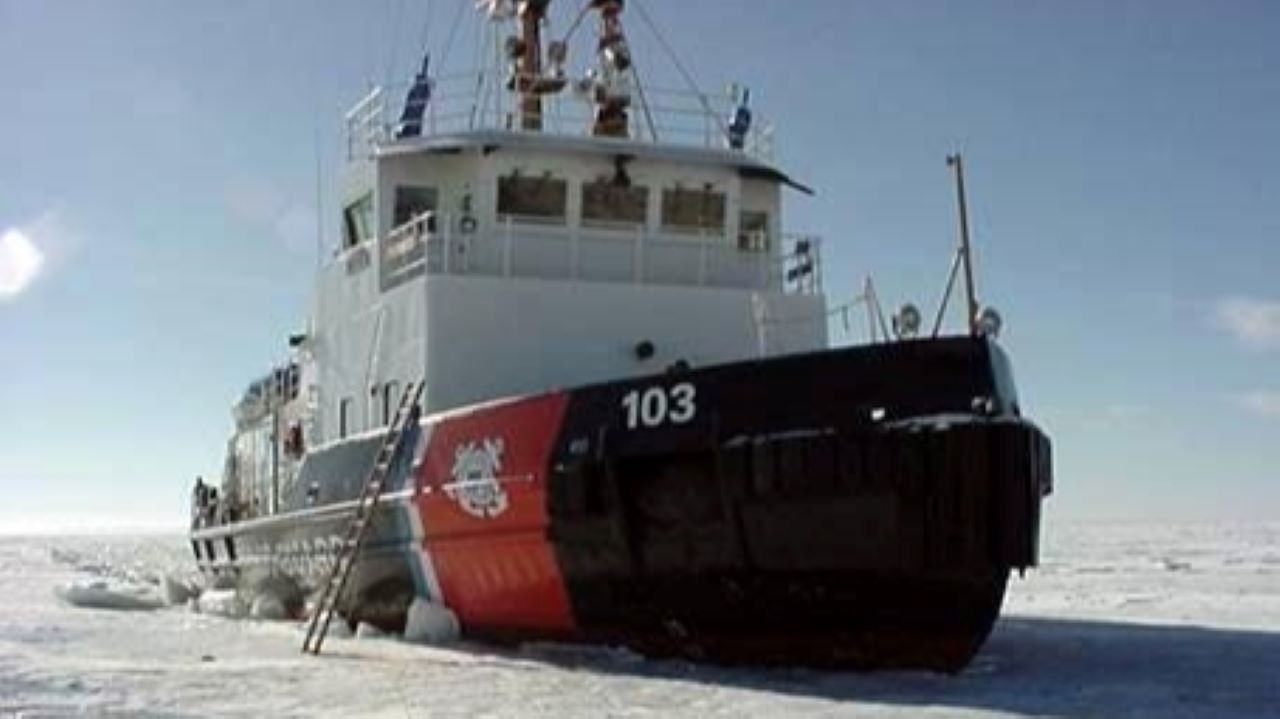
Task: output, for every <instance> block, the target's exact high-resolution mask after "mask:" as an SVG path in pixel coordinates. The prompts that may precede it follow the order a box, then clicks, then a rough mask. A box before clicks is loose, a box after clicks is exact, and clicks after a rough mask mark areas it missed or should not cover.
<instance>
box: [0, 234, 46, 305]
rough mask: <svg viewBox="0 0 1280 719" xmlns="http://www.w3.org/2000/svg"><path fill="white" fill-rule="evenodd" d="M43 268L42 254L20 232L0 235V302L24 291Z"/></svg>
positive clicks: (29, 239)
mask: <svg viewBox="0 0 1280 719" xmlns="http://www.w3.org/2000/svg"><path fill="white" fill-rule="evenodd" d="M43 267H44V253H42V252H41V251H40V248H38V247H36V245H35V243H34V242H32V241H31V238H29V237H27V236H26V234H25V233H23V232H22V230H19V229H16V228H15V229H11V230H6V231H5V232H4V234H3V235H0V300H8V299H12V298H14V297H17V296H18V295H20V294H22V293H23V292H25V291H26V289H27V288H28V287H30V286H31V284H32V283H33V282H35V281H36V278H37V277H39V276H40V270H41V269H42V268H43Z"/></svg>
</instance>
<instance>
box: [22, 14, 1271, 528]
mask: <svg viewBox="0 0 1280 719" xmlns="http://www.w3.org/2000/svg"><path fill="white" fill-rule="evenodd" d="M564 4H565V3H563V2H562V3H561V5H564ZM455 7H456V3H454V2H446V1H445V0H433V1H428V0H423V1H420V2H410V1H408V0H366V1H365V2H356V1H354V0H344V1H342V2H339V1H337V0H325V2H319V1H318V0H312V1H310V2H308V1H304V0H256V1H250V0H225V1H224V2H218V3H173V2H166V1H165V0H113V2H109V3H107V2H96V1H93V0H43V1H37V0H0V98H2V99H0V489H2V490H3V500H2V501H0V532H2V531H5V530H10V531H13V530H19V529H30V528H34V527H46V528H55V527H63V526H66V525H74V524H79V525H81V526H90V525H91V526H95V527H102V526H110V525H116V526H178V525H180V524H181V523H182V522H183V521H184V519H185V513H186V502H187V492H188V490H189V483H190V480H191V478H192V477H193V476H194V475H195V474H196V473H204V474H216V473H217V471H218V469H219V468H220V466H221V454H222V449H223V443H224V440H225V436H226V433H227V431H228V430H229V428H230V420H229V415H228V407H229V404H230V402H231V401H232V399H233V398H234V397H235V396H236V394H237V393H238V392H239V391H240V390H241V389H242V386H243V385H244V383H245V381H246V380H248V379H249V378H251V377H252V376H255V375H256V374H258V373H260V372H262V371H263V370H265V369H266V368H267V367H268V366H269V364H270V363H271V362H273V361H274V360H276V359H278V358H279V357H280V356H281V355H282V353H283V351H284V339H285V337H286V335H287V334H288V333H289V332H290V331H292V330H294V329H296V328H297V327H298V326H299V325H300V323H301V322H302V318H303V317H304V316H305V313H306V311H307V307H308V300H309V284H310V280H311V277H312V269H313V267H314V262H315V250H314V246H315V242H314V237H315V228H316V210H315V195H316V192H315V174H316V173H315V168H316V158H317V154H316V153H317V147H318V148H319V150H320V159H321V164H322V166H323V177H324V179H325V189H324V193H323V194H324V197H325V198H326V201H325V206H326V209H327V210H328V212H327V214H326V217H325V222H326V227H325V231H326V232H327V234H328V237H329V238H330V239H331V238H332V237H333V236H334V235H335V229H336V222H335V217H334V206H335V205H336V202H334V201H333V195H334V192H335V186H336V182H335V181H334V180H335V179H336V174H335V172H336V160H337V155H338V146H339V145H338V143H339V135H338V128H339V125H340V118H341V113H342V111H343V110H344V108H345V107H346V106H347V105H348V104H350V102H351V101H353V100H354V99H356V98H357V97H358V96H359V95H361V94H362V93H363V91H364V90H365V88H366V87H367V85H368V83H369V81H370V80H375V81H380V80H382V79H384V78H386V77H387V76H388V75H394V76H397V77H400V76H407V75H408V74H409V73H410V72H411V69H412V67H413V66H414V64H415V63H416V62H417V53H418V48H419V47H420V45H421V44H422V43H423V40H424V38H425V40H426V42H427V44H429V45H431V46H432V47H434V48H435V51H436V53H437V57H439V56H440V55H442V54H443V46H444V45H445V44H446V37H447V36H448V34H449V33H448V28H449V25H450V21H451V19H452V17H453V13H454V11H455ZM648 7H649V8H650V13H651V14H652V15H653V16H654V17H655V19H656V20H657V21H658V23H659V25H660V26H661V27H662V28H663V30H664V31H665V33H666V36H667V39H668V41H669V42H670V43H671V44H672V45H673V46H675V47H676V48H677V49H678V50H679V52H680V54H681V58H682V60H683V62H684V63H685V64H686V65H688V66H689V67H690V68H691V69H692V70H693V72H694V74H695V75H696V76H697V77H698V79H699V80H700V81H701V82H702V83H703V85H704V86H705V87H707V88H718V87H722V86H724V85H725V84H726V83H727V82H729V81H734V80H738V81H741V82H744V83H746V84H748V85H749V86H750V87H751V88H752V89H753V93H754V97H755V99H756V102H757V109H758V111H759V112H760V113H762V114H764V115H767V116H768V117H769V118H771V119H772V120H774V121H775V122H776V123H777V124H778V127H779V130H778V140H779V147H780V149H779V159H780V161H781V163H782V164H783V165H784V166H785V168H786V169H788V170H789V171H790V172H791V173H792V174H794V175H795V176H796V177H797V178H799V179H801V180H802V181H804V182H806V183H807V184H810V185H813V186H815V187H816V188H817V189H818V195H817V196H816V197H814V198H803V197H795V198H792V200H791V201H790V202H789V207H788V209H789V218H790V219H789V225H790V226H791V228H792V229H796V230H803V231H812V232H816V233H819V234H821V235H823V236H824V237H825V238H826V242H827V269H828V277H827V280H828V287H829V289H830V295H831V300H832V302H833V303H836V302H841V301H844V300H846V299H848V298H849V297H850V296H852V295H853V294H854V293H855V290H856V287H857V286H858V284H859V283H860V281H861V278H862V277H863V276H864V275H865V274H867V273H873V274H874V276H875V278H876V282H877V284H878V286H879V288H880V291H881V294H882V295H883V297H884V298H885V300H886V301H887V302H889V303H891V304H897V303H899V302H901V301H905V300H913V301H915V302H917V303H918V304H921V305H922V306H924V307H932V306H933V305H934V303H935V302H936V300H937V295H938V294H939V291H940V289H941V284H942V281H943V276H944V274H945V271H946V266H947V262H948V253H949V251H950V249H951V246H952V244H953V243H954V236H955V226H954V200H953V195H952V187H951V185H950V184H949V175H948V174H947V168H946V167H945V165H944V163H943V159H944V157H945V156H946V154H947V153H948V152H951V151H954V150H962V151H963V152H964V153H965V156H966V164H967V169H968V173H969V185H970V199H971V202H972V205H973V227H974V237H975V241H976V243H977V249H976V254H977V259H978V262H979V277H980V283H981V291H982V295H983V297H984V299H985V300H987V301H988V302H990V303H992V304H994V305H997V306H998V307H1000V308H1001V310H1002V312H1003V314H1004V316H1005V319H1006V325H1007V330H1006V334H1005V337H1004V339H1005V344H1006V346H1007V347H1008V349H1009V350H1010V351H1011V352H1012V354H1013V357H1014V361H1015V366H1016V370H1017V374H1018V380H1019V383H1020V385H1021V391H1022V394H1023V405H1024V407H1026V408H1027V409H1028V411H1029V412H1030V413H1031V414H1033V415H1034V416H1035V417H1036V418H1037V419H1038V420H1039V421H1040V422H1041V423H1042V424H1043V425H1044V426H1045V427H1046V428H1047V429H1048V430H1049V431H1050V432H1051V433H1052V435H1053V436H1054V438H1055V442H1056V450H1057V454H1056V460H1057V461H1056V468H1057V477H1058V494H1057V495H1056V496H1055V497H1054V498H1053V499H1052V500H1051V503H1050V509H1049V516H1050V519H1051V520H1052V519H1053V518H1071V519H1117V518H1119V519H1127V518H1145V519H1220V518H1239V517H1244V518H1256V517H1264V518H1277V517H1280V442H1278V441H1277V440H1278V439H1280V209H1278V208H1277V199H1278V198H1280V142H1277V135H1276V133H1277V129H1276V128H1280V80H1277V77H1280V44H1277V43H1276V42H1275V38H1276V37H1277V36H1280V6H1277V5H1276V4H1275V3H1272V2H1267V1H1266V0H1257V1H1255V2H1245V1H1237V0H1228V1H1224V2H1213V3H1208V2H1181V1H1176V0H1160V1H1159V2H1157V1H1156V0H1151V1H1149V2H1137V1H1134V2H1108V1H1101V0H1099V1H1082V2H1072V3H1060V2H1059V3H1054V2H1026V1H1025V0H1016V1H1015V0H1008V1H1001V2H974V3H935V2H888V1H885V2H848V1H846V0H831V1H819V0H812V1H806V2H796V3H774V2H770V3H759V2H755V3H752V2H747V1H746V0H738V1H729V0H700V1H699V2H682V3H678V2H673V1H669V0H650V2H649V3H648ZM463 27H464V31H463V32H461V33H460V34H459V37H460V39H458V40H457V41H456V42H455V45H454V48H453V49H452V51H451V53H450V57H449V58H447V59H446V60H445V61H444V64H445V65H448V66H449V68H448V69H453V70H458V69H462V67H463V66H465V65H466V64H467V63H466V62H465V59H466V58H468V57H470V55H471V50H470V46H471V34H470V33H469V32H467V31H465V28H467V27H468V25H467V24H464V25H463ZM560 27H563V22H561V25H560ZM629 27H630V32H631V35H632V38H633V44H634V45H635V46H636V51H637V55H638V58H639V61H640V62H641V67H642V68H643V69H644V70H645V75H646V78H647V79H649V80H650V81H656V82H659V83H663V84H676V85H678V84H679V81H678V79H677V75H676V74H675V72H674V71H673V69H672V67H671V65H670V63H669V62H668V61H667V60H666V58H665V56H664V55H663V54H662V53H661V52H659V51H658V50H657V49H656V47H655V44H654V42H653V41H652V38H651V37H650V35H649V33H648V30H647V28H646V27H645V26H644V25H643V24H642V23H640V22H639V21H638V18H637V16H636V15H635V14H632V15H631V16H630V24H629Z"/></svg>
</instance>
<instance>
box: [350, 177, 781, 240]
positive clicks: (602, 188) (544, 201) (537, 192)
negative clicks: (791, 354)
mask: <svg viewBox="0 0 1280 719" xmlns="http://www.w3.org/2000/svg"><path fill="white" fill-rule="evenodd" d="M652 194H653V193H652V192H651V191H650V188H649V187H647V186H645V185H635V184H631V183H630V182H626V183H619V182H617V181H616V180H609V179H600V180H597V181H595V182H591V183H586V184H583V185H582V188H581V199H582V223H583V225H585V226H588V227H600V228H610V227H618V228H635V227H642V226H644V225H645V223H646V222H647V220H648V216H649V203H650V201H651V197H652ZM568 199H569V183H568V181H567V180H565V179H563V178H558V177H555V176H553V175H549V174H548V175H540V176H535V175H522V174H519V173H513V174H511V175H507V176H505V177H501V178H499V179H498V207H497V210H498V216H499V217H500V218H501V219H503V220H507V219H510V220H512V221H525V222H527V221H532V222H537V223H546V224H564V223H565V222H566V220H567V218H568V213H569V203H568ZM438 204H439V192H438V190H437V189H436V188H434V187H426V186H412V185H410V186H403V185H402V186H399V187H397V188H396V194H395V204H394V210H393V223H394V225H395V226H397V227H398V226H400V225H402V224H404V223H406V222H408V221H410V220H411V219H413V218H414V217H416V216H418V215H420V214H422V213H424V212H428V211H432V210H435V209H436V208H437V207H438ZM726 208H727V201H726V197H725V193H723V192H720V191H717V190H716V189H715V188H714V187H713V186H712V185H704V186H702V187H700V188H687V187H682V186H676V187H670V188H664V189H663V190H662V192H661V212H660V215H659V217H660V224H661V229H662V231H663V232H670V233H675V234H682V233H684V234H698V235H720V236H722V235H723V234H724V232H725V226H726V219H725V218H726V211H727V209H726ZM373 219H374V212H373V196H372V195H365V196H364V197H362V198H360V199H359V200H357V201H356V202H354V203H352V204H350V205H348V206H347V208H346V210H345V211H344V213H343V246H344V247H354V246H356V245H358V244H360V243H362V242H365V241H367V240H370V239H372V238H373V236H374V221H373ZM769 244H770V243H769V213H768V212H765V211H760V210H743V211H742V213H741V214H740V216H739V222H738V245H739V247H740V248H741V249H744V250H767V249H769Z"/></svg>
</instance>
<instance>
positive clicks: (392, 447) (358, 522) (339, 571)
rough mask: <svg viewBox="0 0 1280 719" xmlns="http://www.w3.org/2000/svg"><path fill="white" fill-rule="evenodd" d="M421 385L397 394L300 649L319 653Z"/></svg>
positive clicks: (408, 386) (407, 387)
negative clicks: (384, 432) (391, 414)
mask: <svg viewBox="0 0 1280 719" xmlns="http://www.w3.org/2000/svg"><path fill="white" fill-rule="evenodd" d="M422 389H423V384H422V382H410V383H408V385H406V387H405V390H404V394H402V395H401V396H400V405H399V407H398V408H397V409H396V414H395V418H394V419H393V420H392V422H391V424H390V425H389V426H388V427H387V433H386V435H384V437H383V439H382V445H381V446H380V447H379V449H378V453H377V455H376V456H375V457H374V458H373V466H372V467H371V468H370V469H369V473H368V474H367V475H366V476H365V483H364V488H363V489H362V490H361V492H360V496H359V497H358V499H357V500H356V508H355V511H354V512H353V513H352V515H351V519H350V521H349V522H348V523H347V532H346V535H345V537H344V539H343V542H342V544H341V545H340V546H339V549H338V556H337V559H336V561H335V562H334V563H333V567H332V568H331V569H330V571H329V579H328V581H327V582H326V583H325V585H324V589H323V590H322V591H321V594H320V600H319V602H317V604H316V609H315V612H314V613H313V614H312V615H311V621H310V624H309V625H308V626H307V636H306V638H305V639H304V640H303V642H302V650H303V651H304V652H310V653H312V654H319V653H320V647H321V645H323V644H324V637H325V634H326V633H327V632H328V631H329V623H330V622H331V621H333V615H334V614H335V613H336V612H337V610H338V602H339V600H340V598H341V596H342V592H343V590H344V589H345V588H346V585H347V580H348V579H349V578H350V576H351V572H352V570H353V569H355V563H356V561H358V559H359V554H360V549H361V545H362V543H363V539H364V533H365V532H366V531H367V530H368V529H369V521H370V516H371V512H372V511H373V510H374V509H376V508H377V506H378V500H379V499H380V498H381V496H382V490H383V482H384V481H385V480H386V477H387V473H388V472H390V470H391V464H392V462H393V461H394V460H395V458H396V454H397V452H399V450H400V448H401V447H402V446H403V445H404V441H405V435H406V430H407V429H408V426H409V421H408V419H409V417H411V416H412V415H413V413H414V411H415V410H416V409H417V407H418V399H419V398H420V397H421V396H422Z"/></svg>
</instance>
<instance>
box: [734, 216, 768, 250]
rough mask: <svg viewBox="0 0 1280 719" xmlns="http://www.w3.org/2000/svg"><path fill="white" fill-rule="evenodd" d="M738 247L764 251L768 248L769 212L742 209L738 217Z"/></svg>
mask: <svg viewBox="0 0 1280 719" xmlns="http://www.w3.org/2000/svg"><path fill="white" fill-rule="evenodd" d="M738 249H740V250H745V251H749V252H765V251H767V250H768V249H769V213H768V212H758V211H756V210H743V211H742V214H741V215H739V217H738Z"/></svg>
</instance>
